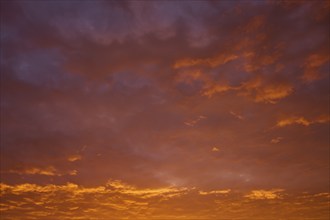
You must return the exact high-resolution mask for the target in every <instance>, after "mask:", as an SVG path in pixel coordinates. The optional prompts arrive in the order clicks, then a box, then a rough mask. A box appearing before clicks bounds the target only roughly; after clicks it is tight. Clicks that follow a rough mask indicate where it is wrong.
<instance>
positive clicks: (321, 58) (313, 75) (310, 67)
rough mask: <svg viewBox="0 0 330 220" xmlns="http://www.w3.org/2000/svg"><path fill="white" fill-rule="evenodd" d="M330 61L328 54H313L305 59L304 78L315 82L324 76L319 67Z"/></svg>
mask: <svg viewBox="0 0 330 220" xmlns="http://www.w3.org/2000/svg"><path fill="white" fill-rule="evenodd" d="M327 62H329V55H328V54H325V55H324V54H312V55H310V56H308V58H307V59H306V60H305V63H304V67H305V71H304V74H303V76H302V79H303V80H304V81H306V82H313V81H315V80H318V79H320V78H322V76H321V75H320V72H319V68H320V67H321V66H322V65H324V64H326V63H327Z"/></svg>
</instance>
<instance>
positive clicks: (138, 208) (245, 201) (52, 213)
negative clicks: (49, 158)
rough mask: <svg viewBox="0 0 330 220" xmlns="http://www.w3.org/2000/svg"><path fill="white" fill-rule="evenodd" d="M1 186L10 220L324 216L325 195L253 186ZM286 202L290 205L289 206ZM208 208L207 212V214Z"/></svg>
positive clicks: (113, 183) (4, 213)
mask: <svg viewBox="0 0 330 220" xmlns="http://www.w3.org/2000/svg"><path fill="white" fill-rule="evenodd" d="M0 189H1V191H0V197H1V212H2V213H1V214H2V217H3V218H5V219H7V218H10V219H15V220H16V219H22V217H23V216H24V218H31V219H34V218H36V219H39V218H51V219H53V218H61V219H89V218H98V219H102V218H107V217H109V216H112V217H114V218H118V219H121V218H129V219H143V218H144V219H145V218H148V219H154V218H162V219H164V218H166V219H174V217H176V218H180V219H181V218H183V219H184V218H187V217H188V218H189V219H193V218H205V217H207V219H218V216H219V215H221V216H222V217H226V218H227V217H231V218H239V217H240V213H242V212H243V213H244V214H245V216H247V217H248V218H253V217H256V216H257V217H259V216H260V217H274V216H276V217H283V218H291V217H294V216H295V213H296V212H299V213H302V214H304V216H306V217H310V216H313V214H314V212H315V211H319V212H318V217H320V218H322V217H325V216H327V215H326V214H327V212H326V211H325V210H328V209H327V205H326V198H327V196H328V193H324V192H320V193H309V192H305V193H303V194H302V193H300V194H289V192H287V191H285V193H283V192H284V190H283V189H272V190H262V189H260V190H252V191H250V192H249V193H247V194H246V193H243V192H241V191H237V190H231V189H222V190H202V189H198V188H168V187H164V188H137V187H134V186H131V185H129V184H126V183H123V182H122V181H118V180H111V181H109V182H108V183H107V184H106V185H104V186H90V187H84V186H81V185H77V184H73V183H67V184H63V185H55V184H48V185H37V184H30V183H24V184H18V185H10V184H4V183H1V184H0ZM91 198H93V199H91ZM310 199H313V201H314V206H312V207H310V206H308V204H309V203H310ZM266 200H272V207H274V206H276V207H277V208H279V209H280V210H283V211H282V212H278V211H277V209H276V210H273V209H272V208H270V207H269V206H265V204H266V203H265V201H266ZM288 203H290V204H292V205H291V206H290V207H289V208H288V207H287V204H288ZM178 207H179V209H178ZM59 210H60V211H59ZM209 211H211V212H212V213H210V214H208V212H209ZM256 213H260V215H256ZM314 216H315V215H314Z"/></svg>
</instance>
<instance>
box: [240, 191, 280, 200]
mask: <svg viewBox="0 0 330 220" xmlns="http://www.w3.org/2000/svg"><path fill="white" fill-rule="evenodd" d="M283 191H284V190H283V189H273V190H253V191H251V192H250V193H249V194H247V195H245V197H246V198H249V199H252V200H259V199H280V198H281V197H282V196H281V192H283Z"/></svg>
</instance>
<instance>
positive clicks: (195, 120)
mask: <svg viewBox="0 0 330 220" xmlns="http://www.w3.org/2000/svg"><path fill="white" fill-rule="evenodd" d="M203 119H206V116H204V115H200V116H198V117H197V118H196V119H194V120H189V121H186V122H184V124H185V125H187V126H190V127H193V126H195V125H196V124H197V123H198V122H199V121H201V120H203Z"/></svg>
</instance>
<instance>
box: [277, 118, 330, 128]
mask: <svg viewBox="0 0 330 220" xmlns="http://www.w3.org/2000/svg"><path fill="white" fill-rule="evenodd" d="M329 120H330V119H329V116H328V115H321V116H319V117H317V118H314V119H312V120H308V119H306V118H304V117H298V116H292V117H289V118H285V119H282V120H279V121H278V122H277V123H276V126H277V127H286V126H289V125H294V124H297V125H303V126H309V125H312V124H323V123H328V122H329Z"/></svg>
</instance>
